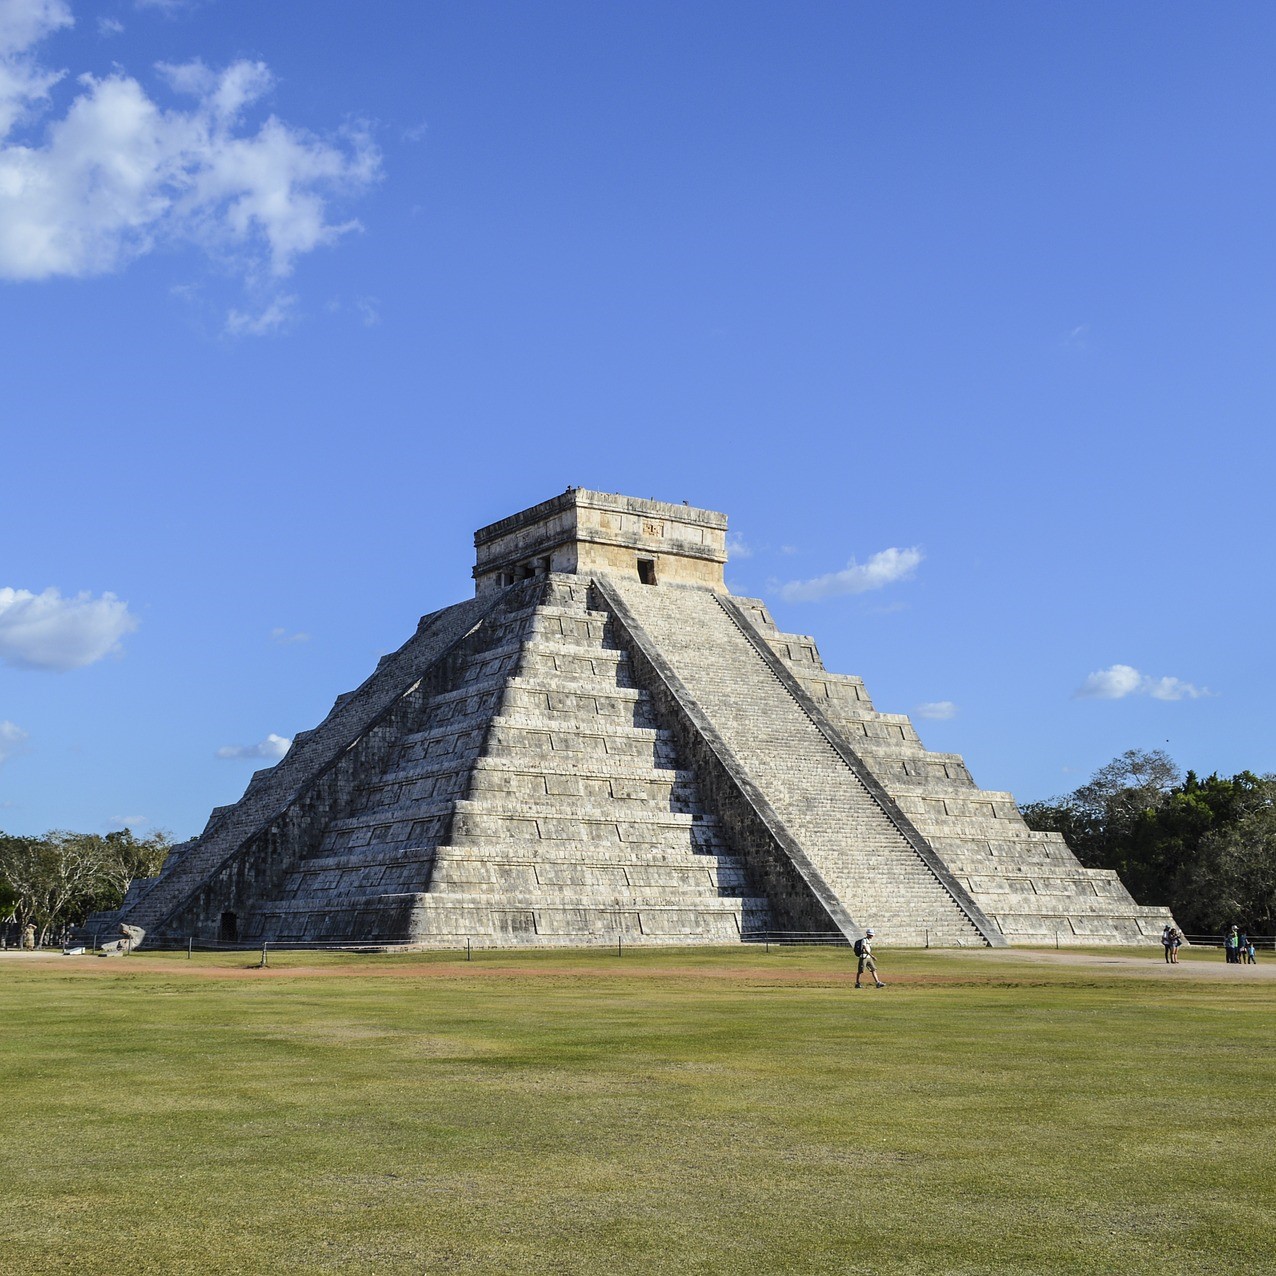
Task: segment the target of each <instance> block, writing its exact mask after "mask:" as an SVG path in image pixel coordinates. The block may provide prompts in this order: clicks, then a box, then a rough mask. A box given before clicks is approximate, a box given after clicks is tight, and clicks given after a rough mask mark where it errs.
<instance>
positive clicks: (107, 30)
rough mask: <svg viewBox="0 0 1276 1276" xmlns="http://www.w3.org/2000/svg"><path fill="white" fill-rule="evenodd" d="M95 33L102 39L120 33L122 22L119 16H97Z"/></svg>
mask: <svg viewBox="0 0 1276 1276" xmlns="http://www.w3.org/2000/svg"><path fill="white" fill-rule="evenodd" d="M97 33H98V35H100V36H102V37H103V38H104V39H105V38H108V37H110V36H113V35H122V34H123V33H124V23H122V22H121V21H120V20H119V18H99V19H98V20H97Z"/></svg>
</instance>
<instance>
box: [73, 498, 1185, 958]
mask: <svg viewBox="0 0 1276 1276" xmlns="http://www.w3.org/2000/svg"><path fill="white" fill-rule="evenodd" d="M726 529H727V520H726V517H725V516H724V515H722V514H718V513H714V512H712V511H709V510H702V509H694V508H692V507H690V506H687V505H673V504H666V503H664V502H661V501H650V500H638V499H635V498H633V497H626V496H615V495H609V494H606V493H602V492H594V491H588V490H585V489H571V488H569V489H568V490H567V491H566V492H565V493H563V494H562V495H560V496H556V497H554V498H553V499H552V500H548V501H545V502H544V503H542V504H540V505H536V506H533V507H532V508H531V509H527V510H524V511H522V512H521V513H518V514H514V515H512V516H511V517H509V518H505V519H502V520H501V521H500V522H498V523H493V524H491V526H489V527H484V528H482V529H480V530H479V531H478V532H477V533H475V537H474V544H475V548H476V551H477V555H476V563H475V566H474V581H475V593H474V597H473V598H471V599H469V600H467V601H465V602H460V603H457V604H455V605H454V606H451V607H445V608H443V609H442V610H440V611H435V612H431V613H430V614H429V615H427V616H425V617H424V618H423V619H422V620H421V622H420V625H419V626H418V627H417V630H416V633H415V634H413V636H412V637H411V638H410V639H409V640H408V641H407V642H406V643H405V644H404V645H403V646H402V647H400V648H399V650H398V651H396V652H394V653H393V654H391V655H388V656H386V657H384V658H383V659H382V660H381V662H380V663H379V664H378V666H377V668H376V670H375V671H374V672H373V673H372V675H371V676H370V677H369V678H368V679H367V681H365V682H364V683H363V684H362V685H360V686H359V687H357V688H356V689H355V690H354V691H350V692H347V693H346V694H344V695H341V696H338V697H337V700H336V703H335V704H334V705H333V707H332V710H331V712H330V713H329V714H328V716H327V717H326V718H325V719H324V721H323V722H322V723H321V724H320V725H319V726H318V727H316V728H315V729H314V730H313V731H307V732H301V733H299V734H298V735H297V737H296V739H295V740H294V741H293V744H292V747H291V749H290V750H289V751H288V754H287V756H285V757H284V758H283V759H282V761H280V762H279V763H278V764H277V765H275V766H273V767H270V768H268V769H266V770H262V771H258V772H257V773H256V774H255V775H254V776H253V778H252V780H251V782H250V783H249V785H248V788H247V790H246V792H245V793H244V796H243V797H242V798H241V799H240V800H239V801H238V802H236V803H235V804H234V805H233V806H226V807H219V808H217V809H216V810H214V811H213V813H212V815H211V817H210V818H209V821H208V825H207V827H206V828H205V830H204V832H203V833H202V834H200V836H199V837H197V838H194V839H193V840H191V841H189V842H186V843H183V844H182V845H181V846H178V847H176V848H175V849H174V851H173V852H172V854H171V855H170V856H169V858H168V861H167V862H166V863H165V865H164V869H163V871H162V872H161V873H160V874H159V875H158V876H157V877H153V878H147V879H143V880H139V881H135V882H134V883H133V884H132V885H131V886H130V888H129V891H128V895H127V896H126V898H125V900H124V903H123V904H122V906H121V907H120V908H119V909H118V910H115V911H114V912H112V913H110V914H103V915H99V916H98V917H96V918H95V919H92V920H91V921H90V923H89V928H90V929H98V930H105V928H107V927H110V926H116V925H117V924H118V923H126V924H128V925H130V926H136V927H139V928H141V929H142V930H144V931H145V932H146V939H145V942H147V943H166V942H167V943H174V942H185V940H186V939H187V937H193V938H195V939H196V940H199V941H218V940H220V941H222V942H236V943H259V942H262V941H269V942H271V943H281V944H286V943H289V942H292V943H299V942H316V941H327V942H336V943H367V944H382V943H414V944H420V945H423V946H431V945H437V946H440V947H451V946H455V945H457V944H464V943H465V942H466V941H467V940H469V941H471V942H472V943H473V944H474V945H476V946H494V945H507V946H518V945H576V944H613V945H614V944H615V943H616V942H617V940H618V939H619V940H620V942H622V943H625V944H631V943H632V944H671V943H672V944H701V943H709V944H721V943H739V942H741V940H742V939H749V938H750V937H756V936H760V935H762V934H773V933H777V932H785V933H789V934H792V933H797V932H804V933H811V932H818V933H821V934H823V935H826V936H827V937H828V938H830V939H833V940H837V939H845V940H850V939H853V938H855V937H856V936H858V935H860V934H861V933H862V932H863V930H864V928H865V927H867V926H872V927H873V928H874V930H875V931H876V933H877V936H878V938H879V939H880V940H882V941H883V942H885V943H887V944H898V945H923V944H930V945H932V946H940V945H998V946H999V945H1004V944H1007V943H1012V944H1013V943H1025V944H1028V943H1049V944H1055V943H1061V944H1094V943H1137V942H1145V941H1146V940H1148V939H1150V938H1153V937H1154V936H1159V933H1160V931H1161V927H1162V926H1163V925H1164V924H1165V922H1166V921H1167V920H1169V914H1168V913H1167V912H1166V911H1165V910H1164V909H1160V908H1150V907H1141V906H1140V905H1138V904H1136V903H1135V902H1134V900H1133V899H1132V898H1131V897H1130V895H1129V893H1128V892H1127V891H1126V889H1125V887H1124V886H1123V885H1122V884H1121V882H1120V880H1119V879H1118V878H1117V876H1116V875H1115V874H1114V873H1112V872H1110V871H1106V870H1098V869H1087V868H1083V867H1082V866H1081V864H1080V863H1079V862H1078V861H1077V858H1076V856H1075V855H1073V853H1072V852H1071V850H1069V848H1068V846H1067V844H1066V843H1065V842H1064V840H1063V839H1062V838H1061V837H1060V836H1059V835H1058V834H1054V833H1037V832H1033V831H1031V830H1030V829H1029V828H1028V827H1027V825H1026V824H1025V823H1024V821H1023V819H1022V818H1021V816H1020V814H1019V810H1018V808H1017V807H1016V806H1015V803H1014V799H1013V798H1012V797H1011V796H1010V794H1009V793H999V792H990V791H987V790H983V789H980V788H978V787H977V786H976V785H975V783H974V781H973V780H972V779H971V777H970V775H969V773H968V772H967V770H966V766H965V763H964V762H963V761H962V759H961V757H960V756H958V755H957V754H954V753H933V752H930V751H929V750H927V749H926V748H924V747H923V746H922V744H921V742H920V740H919V739H918V737H917V733H916V732H915V731H914V729H913V726H912V724H911V723H910V722H909V720H908V719H907V717H905V716H904V715H903V714H898V713H882V712H879V711H878V710H877V709H875V708H874V707H873V702H872V701H871V700H870V699H869V696H868V692H867V691H866V690H865V688H864V683H863V682H862V681H861V679H860V678H858V677H853V676H850V675H848V674H840V673H831V672H829V671H828V670H827V669H825V668H824V665H823V663H822V662H821V660H820V655H819V652H818V651H817V649H816V645H815V641H814V639H812V638H809V637H807V636H806V635H803V634H789V633H782V632H780V631H779V630H778V629H777V628H776V625H775V623H774V622H773V621H772V618H771V615H770V613H769V612H768V610H767V607H766V605H765V604H764V603H763V602H761V601H760V600H758V599H756V598H737V597H733V596H732V595H731V594H729V593H728V592H727V589H726V585H725V584H724V582H723V565H724V563H725V562H726V558H727V554H726Z"/></svg>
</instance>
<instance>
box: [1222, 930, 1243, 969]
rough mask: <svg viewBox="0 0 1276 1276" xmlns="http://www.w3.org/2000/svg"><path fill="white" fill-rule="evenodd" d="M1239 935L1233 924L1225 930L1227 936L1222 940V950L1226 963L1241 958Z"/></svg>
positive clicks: (1229, 963)
mask: <svg viewBox="0 0 1276 1276" xmlns="http://www.w3.org/2000/svg"><path fill="white" fill-rule="evenodd" d="M1240 948H1241V937H1240V933H1239V931H1237V929H1236V927H1235V926H1233V927H1232V929H1231V930H1229V931H1228V932H1227V938H1226V939H1224V940H1223V951H1224V953H1225V954H1226V955H1227V962H1228V965H1231V964H1232V963H1233V962H1238V961H1240V959H1241V953H1240Z"/></svg>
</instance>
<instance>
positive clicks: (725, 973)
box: [0, 948, 1276, 988]
mask: <svg viewBox="0 0 1276 1276" xmlns="http://www.w3.org/2000/svg"><path fill="white" fill-rule="evenodd" d="M795 955H799V956H800V954H793V953H791V952H789V951H777V952H772V953H770V954H767V955H765V956H764V955H763V954H762V953H760V952H757V951H756V950H754V951H752V952H750V953H749V954H748V957H746V956H745V953H744V952H741V953H739V954H738V957H739V958H740V959H741V960H739V961H731V962H730V963H723V964H720V965H719V964H714V963H706V964H695V963H692V964H689V965H676V964H668V965H666V964H664V963H659V964H647V963H646V962H644V961H643V960H642V959H641V957H638V958H637V959H634V960H630V961H628V962H627V961H626V960H625V959H624V958H623V957H615V956H611V957H608V956H604V955H603V954H602V953H601V952H600V953H599V954H598V955H597V957H596V959H592V960H589V961H588V962H585V963H582V962H580V960H579V954H573V957H574V959H575V960H573V961H572V963H571V964H559V963H557V962H555V961H553V960H552V958H551V959H550V960H546V959H545V958H546V956H547V954H540V953H538V954H536V957H535V959H531V960H529V959H525V958H524V956H523V955H522V954H518V953H499V954H498V953H476V954H475V959H474V960H473V961H472V962H467V961H465V960H464V958H462V957H459V956H458V957H457V958H455V959H452V958H440V957H439V955H437V954H435V953H422V954H420V960H417V961H413V960H411V958H410V957H408V958H406V959H405V957H404V956H395V957H393V958H390V959H381V960H379V959H378V956H377V955H375V954H368V955H366V956H365V957H364V958H363V959H362V960H359V959H357V958H352V959H351V960H349V961H343V962H340V963H339V964H336V963H334V964H327V963H313V962H308V961H306V960H305V957H304V955H302V954H297V953H289V952H281V953H279V954H278V955H276V956H275V964H273V965H269V966H267V967H266V968H265V969H262V968H261V967H260V966H259V964H258V959H257V954H256V953H251V952H244V953H240V954H237V955H236V959H235V960H233V963H228V962H227V957H226V955H221V956H220V957H219V958H218V959H216V960H210V958H209V956H208V955H207V954H205V955H200V954H196V955H195V957H194V958H193V959H189V960H185V959H182V958H181V957H172V956H165V957H156V956H151V955H148V954H146V953H142V954H139V955H137V956H135V957H121V958H102V957H93V956H88V955H86V956H83V957H66V956H63V955H62V954H61V953H60V952H57V951H55V950H50V951H43V952H34V953H32V952H22V951H8V952H2V953H0V978H3V974H4V971H5V970H6V968H7V969H8V970H9V971H12V972H16V971H17V970H18V969H31V968H32V967H38V968H40V969H42V970H43V969H50V973H51V968H54V967H56V968H57V969H58V971H59V973H60V974H63V975H66V976H70V977H72V978H88V979H92V978H120V977H138V976H143V975H149V976H152V977H154V976H161V977H167V978H170V979H221V980H244V979H250V980H256V981H262V980H270V981H277V980H294V979H323V980H328V979H416V980H484V981H488V980H497V981H501V980H513V979H533V980H537V979H543V980H554V981H557V982H560V983H561V982H568V983H574V982H581V981H586V980H610V979H624V980H632V981H638V982H652V981H657V982H658V981H661V980H664V981H667V982H679V983H681V982H705V981H708V982H713V983H717V982H721V981H730V982H736V983H743V984H754V985H765V986H777V985H780V986H786V987H787V986H794V987H796V986H803V985H806V986H820V985H823V986H826V987H827V986H835V987H836V986H847V987H850V986H852V985H853V984H854V980H855V966H854V958H853V957H851V955H850V954H849V953H847V954H846V955H845V959H844V960H839V961H835V962H829V963H828V964H825V965H822V966H821V967H820V968H817V969H811V968H809V967H805V966H801V965H797V964H796V963H795V962H794V961H791V960H789V959H790V958H791V957H793V956H795ZM530 956H531V955H530V954H529V955H528V957H530ZM908 956H909V954H907V953H899V954H898V955H897V957H896V960H895V961H892V953H891V952H890V950H889V949H884V950H882V953H881V963H882V965H881V969H882V976H883V978H884V979H885V980H886V981H887V983H888V985H889V984H895V985H896V986H898V987H901V988H909V987H927V986H937V985H944V984H967V985H968V984H971V983H972V982H979V981H981V980H986V981H987V982H988V983H989V984H996V983H1001V982H1004V981H1006V980H1011V979H1014V978H1022V977H1023V975H1024V974H1025V973H1026V971H1025V967H1026V968H1027V969H1028V970H1030V969H1031V968H1032V967H1034V966H1036V967H1052V968H1055V969H1061V968H1062V969H1067V970H1071V971H1091V972H1093V973H1094V974H1096V975H1099V974H1108V975H1121V976H1123V977H1128V976H1134V977H1136V978H1140V979H1162V980H1178V981H1180V982H1182V981H1184V980H1187V981H1190V982H1192V983H1199V982H1203V981H1204V982H1211V983H1218V982H1223V983H1228V982H1231V983H1255V982H1257V983H1261V984H1268V983H1271V982H1272V981H1273V980H1276V961H1272V960H1269V961H1266V962H1263V961H1261V960H1260V963H1259V964H1258V965H1255V966H1229V965H1228V964H1227V963H1226V962H1225V961H1224V960H1223V958H1222V954H1221V953H1219V954H1218V955H1217V956H1214V955H1213V954H1210V955H1209V956H1207V957H1206V956H1202V957H1196V956H1193V957H1191V958H1188V959H1185V960H1183V961H1182V962H1180V963H1179V964H1178V965H1176V966H1170V965H1167V964H1166V963H1165V962H1164V961H1163V960H1162V958H1161V954H1160V952H1159V950H1158V951H1157V952H1155V953H1149V954H1148V955H1147V956H1143V955H1141V954H1139V955H1136V954H1131V953H1090V952H1075V951H1069V950H1068V949H1060V950H1055V949H1029V948H1011V949H991V950H987V951H983V952H977V953H976V952H954V953H953V954H952V956H953V959H954V961H953V966H952V968H951V969H948V970H945V969H943V959H944V956H945V954H935V953H930V954H927V957H926V967H927V968H926V969H922V970H917V969H912V970H910V969H908V966H909V965H910V963H909V961H908ZM893 966H894V967H895V969H894V970H892V967H893ZM936 967H938V968H936ZM1016 968H1017V969H1016ZM1043 973H1044V971H1043Z"/></svg>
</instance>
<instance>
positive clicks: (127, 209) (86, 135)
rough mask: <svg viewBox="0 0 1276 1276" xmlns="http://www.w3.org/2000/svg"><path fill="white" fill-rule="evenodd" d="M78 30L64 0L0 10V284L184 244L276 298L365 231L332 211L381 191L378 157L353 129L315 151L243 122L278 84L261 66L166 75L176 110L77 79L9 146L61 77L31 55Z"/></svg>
mask: <svg viewBox="0 0 1276 1276" xmlns="http://www.w3.org/2000/svg"><path fill="white" fill-rule="evenodd" d="M148 5H149V7H152V8H160V9H164V10H166V11H172V10H173V9H175V8H177V7H181V6H179V5H176V4H173V3H166V2H163V0H148ZM72 22H73V18H72V14H71V8H70V5H69V4H67V3H66V0H3V2H2V3H0V278H7V279H10V280H40V279H52V278H59V277H60V278H84V277H87V276H92V275H100V274H106V273H110V272H112V271H116V270H119V269H121V268H122V267H123V266H125V265H126V264H127V263H128V262H130V261H131V260H133V259H135V258H137V257H141V256H143V255H145V254H147V253H149V252H151V251H153V250H154V249H156V248H159V247H161V246H170V245H174V244H187V245H193V246H194V247H196V248H198V249H199V250H201V251H202V252H204V253H206V254H207V255H208V256H209V257H211V258H212V259H213V260H214V261H216V262H217V264H218V265H219V266H221V267H223V268H225V267H227V266H229V267H231V268H232V269H233V270H234V272H235V273H237V274H238V275H239V276H240V277H241V278H242V279H243V280H244V282H245V284H246V286H248V287H249V289H250V290H252V291H255V292H257V293H261V292H263V291H266V292H270V291H273V290H274V285H275V284H277V282H278V281H279V280H281V279H284V278H285V277H287V276H288V275H289V274H290V273H291V272H292V270H293V268H294V266H295V265H296V263H297V261H298V259H299V258H301V257H302V256H304V255H305V254H307V253H309V252H312V251H314V250H315V249H317V248H320V247H324V246H327V245H332V244H335V243H336V242H337V241H338V240H340V239H341V238H342V237H344V236H346V235H348V234H350V233H352V232H354V231H356V230H358V229H359V223H358V222H357V221H354V220H340V219H338V218H335V217H334V216H333V202H334V200H336V199H338V198H341V197H345V196H349V195H352V194H357V193H358V192H360V191H361V190H363V189H365V188H366V187H367V186H368V185H370V184H371V183H372V182H373V181H375V180H376V179H377V178H378V176H379V174H380V163H381V161H380V155H379V152H378V150H377V148H376V146H375V145H374V144H373V142H372V140H371V138H370V136H369V135H368V133H367V131H366V129H361V128H358V127H348V128H346V129H345V130H344V131H343V132H342V133H340V134H339V135H337V136H335V137H332V138H328V139H324V138H320V137H317V136H315V135H314V134H313V133H311V132H308V131H307V130H305V129H302V128H298V127H296V126H294V125H291V124H288V123H285V122H284V121H282V120H280V119H279V118H278V117H277V116H275V115H268V116H267V117H266V118H265V119H264V120H262V121H261V122H260V123H254V122H251V121H250V119H249V112H250V111H251V110H253V109H255V108H258V107H259V106H260V104H261V102H262V101H263V99H265V98H266V97H267V96H268V95H269V94H270V93H271V92H272V90H273V88H274V84H275V80H274V76H273V75H272V73H271V71H270V69H269V67H268V66H267V65H266V64H265V63H264V62H258V61H249V60H247V59H241V60H239V61H236V62H233V63H231V64H230V65H229V66H226V67H224V68H222V69H220V70H215V69H211V68H209V67H206V66H205V65H204V64H203V63H202V62H200V61H198V60H195V61H192V62H186V63H182V64H179V65H171V64H160V65H159V66H158V67H157V68H156V70H157V72H158V73H159V75H160V77H161V78H162V80H163V81H164V82H165V83H166V86H167V88H168V90H169V91H170V92H171V94H173V95H175V96H176V97H177V98H178V99H179V101H177V102H175V103H168V102H163V101H161V100H160V97H157V96H154V95H153V94H152V92H151V91H150V90H149V89H147V88H144V87H143V86H142V84H141V83H140V82H139V81H138V80H137V79H135V78H134V77H132V76H130V75H126V74H124V72H122V71H120V70H115V71H113V72H111V73H110V74H108V75H105V76H101V77H98V76H93V75H82V76H80V77H79V78H78V80H77V81H76V84H77V88H76V90H75V93H74V96H73V98H72V100H71V102H70V104H69V105H68V106H67V107H66V109H65V111H64V113H62V114H61V115H60V116H59V117H58V118H54V119H52V120H51V121H48V122H45V121H43V120H41V121H40V124H41V132H40V134H38V135H37V136H35V137H33V138H19V137H18V136H16V135H15V134H16V131H17V130H19V129H20V128H25V127H26V126H28V125H31V124H33V123H35V122H36V119H37V117H38V115H39V113H40V111H41V110H42V109H43V108H45V107H46V106H47V102H48V98H49V93H50V89H51V88H52V87H53V85H55V84H56V83H57V82H58V81H59V80H61V79H63V78H64V77H65V75H66V72H64V71H61V70H50V69H48V68H47V67H46V66H44V65H43V64H42V63H41V61H40V58H39V50H40V46H41V44H42V42H43V41H45V40H46V39H47V38H48V37H49V36H51V35H52V34H54V33H55V32H56V31H58V30H59V29H61V28H63V27H66V26H69V25H71V24H72ZM118 25H119V24H118V21H117V20H116V19H112V18H104V19H102V21H101V23H100V25H99V30H100V32H101V33H102V34H104V35H109V34H113V33H114V32H115V27H116V26H118ZM183 98H185V99H187V100H188V101H189V105H187V104H185V103H183V102H181V101H180V99H183ZM281 314H282V311H281V309H280V308H279V306H277V305H275V304H274V302H272V301H271V300H269V299H267V300H266V301H264V302H263V303H261V304H260V305H259V307H258V311H257V313H256V314H255V315H245V314H244V313H243V312H233V315H232V318H231V320H230V321H228V328H229V329H230V330H231V331H235V332H240V333H245V334H260V333H265V332H273V331H277V330H278V329H279V327H280V326H281V324H282V318H281Z"/></svg>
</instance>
